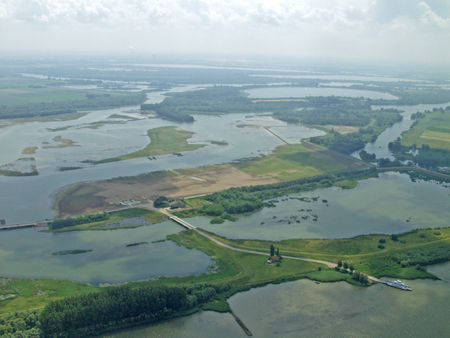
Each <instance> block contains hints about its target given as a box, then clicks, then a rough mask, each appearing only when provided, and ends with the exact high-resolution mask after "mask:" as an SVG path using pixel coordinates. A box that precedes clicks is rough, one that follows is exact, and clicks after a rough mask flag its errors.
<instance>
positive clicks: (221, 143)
mask: <svg viewBox="0 0 450 338" xmlns="http://www.w3.org/2000/svg"><path fill="white" fill-rule="evenodd" d="M211 144H216V145H218V146H227V145H228V142H226V141H211Z"/></svg>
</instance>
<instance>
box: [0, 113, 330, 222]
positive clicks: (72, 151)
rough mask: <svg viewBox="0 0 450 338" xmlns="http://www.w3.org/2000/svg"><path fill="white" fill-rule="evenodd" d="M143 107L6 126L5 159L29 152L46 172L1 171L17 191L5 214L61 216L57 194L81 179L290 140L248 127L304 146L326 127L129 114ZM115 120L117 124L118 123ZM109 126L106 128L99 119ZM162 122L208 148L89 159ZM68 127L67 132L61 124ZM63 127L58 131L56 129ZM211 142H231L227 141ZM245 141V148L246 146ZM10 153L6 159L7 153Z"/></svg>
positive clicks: (267, 148) (0, 144)
mask: <svg viewBox="0 0 450 338" xmlns="http://www.w3.org/2000/svg"><path fill="white" fill-rule="evenodd" d="M136 108H137V107H129V108H120V109H110V110H104V111H96V112H92V113H90V114H88V115H86V116H84V117H82V118H79V119H77V120H73V121H65V122H46V123H37V122H34V123H27V124H23V125H16V126H11V127H8V128H3V129H2V133H1V134H0V153H2V158H1V159H0V161H1V163H0V165H2V164H7V163H11V162H14V161H15V160H17V159H18V158H21V157H33V158H34V159H35V164H36V167H37V170H38V172H39V175H38V176H29V177H5V176H0V186H1V187H2V190H3V191H8V192H9V193H8V194H7V195H6V194H2V195H0V205H2V208H1V209H2V210H1V213H0V214H1V218H2V219H6V221H7V223H8V224H9V223H20V222H29V221H35V220H43V219H47V218H49V219H50V218H53V215H54V211H53V210H52V209H51V207H52V199H51V198H49V196H50V195H51V194H52V192H54V191H55V190H56V189H58V188H61V187H63V186H66V185H68V184H73V183H76V182H81V181H92V180H102V179H108V178H113V177H118V176H134V175H138V174H141V173H146V172H152V171H159V170H167V169H180V168H191V167H198V166H201V165H207V164H219V163H226V162H230V161H233V160H236V159H240V158H246V157H253V156H257V155H259V154H268V153H269V152H271V151H272V150H273V149H274V148H275V147H276V146H278V145H281V144H283V142H282V141H280V140H279V139H278V138H276V137H275V136H273V135H272V134H270V133H269V132H267V130H265V129H262V128H246V127H245V126H246V125H251V126H255V125H256V126H264V127H268V128H270V129H272V128H273V131H274V132H275V133H276V134H277V135H280V136H281V137H283V138H285V139H286V140H288V141H289V142H290V143H298V142H300V139H302V138H308V137H311V136H317V135H322V134H323V132H322V131H319V130H315V129H311V128H306V127H304V126H301V125H295V126H291V125H287V124H286V123H285V122H282V121H278V120H274V119H273V118H272V117H271V116H267V115H265V116H264V115H262V116H257V115H244V114H233V115H224V116H219V117H216V116H204V115H198V116H195V119H196V122H195V123H184V124H183V123H175V122H169V121H164V120H161V119H158V118H147V117H146V116H145V115H144V116H143V115H140V114H136V113H127V112H128V111H130V110H131V111H133V110H135V109H136ZM114 114H117V115H128V116H130V117H133V118H138V119H137V120H132V121H130V120H127V119H125V118H124V119H120V118H119V119H113V120H111V119H108V117H109V116H111V115H114ZM111 121H115V123H113V124H112V123H111ZM97 122H99V124H103V125H101V126H98V125H97V124H96V123H97ZM93 123H94V126H98V128H97V129H91V128H90V127H92V126H93ZM161 126H179V127H181V128H183V129H185V130H189V131H192V132H194V133H195V134H194V135H193V137H192V138H190V139H189V143H200V144H205V145H206V146H205V147H203V148H200V149H197V150H194V151H190V152H185V153H183V155H184V156H181V157H178V156H173V155H172V154H167V155H160V156H157V159H156V160H153V161H149V160H148V159H147V158H138V159H134V160H128V161H121V162H113V163H106V164H101V165H91V164H89V163H85V162H84V161H85V160H94V161H95V160H100V159H105V158H109V157H114V156H119V155H123V154H126V153H131V152H133V151H136V150H139V149H142V148H144V147H145V146H146V145H147V144H148V143H149V138H148V136H147V130H148V129H153V128H157V127H161ZM59 128H64V129H62V130H61V129H59ZM55 129H56V130H57V131H51V130H55ZM56 136H61V137H62V138H63V139H70V140H72V141H74V142H76V143H75V145H76V146H75V147H65V148H44V146H43V142H44V143H45V142H47V143H49V145H51V146H57V145H58V144H57V142H55V141H54V140H53V138H54V137H56ZM211 141H226V142H227V143H228V145H227V146H220V145H215V144H212V143H211ZM243 145H245V146H243ZM32 146H38V147H39V149H38V150H37V151H36V154H32V155H23V154H21V151H22V150H23V149H25V148H27V147H32ZM3 154H4V156H3ZM60 167H81V168H82V169H79V170H70V171H63V172H62V171H60V170H59V168H60Z"/></svg>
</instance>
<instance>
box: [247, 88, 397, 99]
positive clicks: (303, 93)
mask: <svg viewBox="0 0 450 338" xmlns="http://www.w3.org/2000/svg"><path fill="white" fill-rule="evenodd" d="M245 92H246V93H248V94H249V95H248V97H249V98H250V99H275V98H297V97H308V96H332V95H334V96H343V97H354V98H356V97H364V98H366V99H367V98H370V99H373V100H377V99H383V100H396V99H397V97H396V96H393V95H391V94H387V93H381V92H376V91H370V90H357V89H347V88H327V87H319V88H315V87H271V88H256V89H247V90H245Z"/></svg>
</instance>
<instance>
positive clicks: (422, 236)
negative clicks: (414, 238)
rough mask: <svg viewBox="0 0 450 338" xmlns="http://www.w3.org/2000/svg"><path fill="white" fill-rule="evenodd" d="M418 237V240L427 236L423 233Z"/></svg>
mask: <svg viewBox="0 0 450 338" xmlns="http://www.w3.org/2000/svg"><path fill="white" fill-rule="evenodd" d="M419 237H420V238H426V237H427V235H425V234H424V233H421V234H420V235H419Z"/></svg>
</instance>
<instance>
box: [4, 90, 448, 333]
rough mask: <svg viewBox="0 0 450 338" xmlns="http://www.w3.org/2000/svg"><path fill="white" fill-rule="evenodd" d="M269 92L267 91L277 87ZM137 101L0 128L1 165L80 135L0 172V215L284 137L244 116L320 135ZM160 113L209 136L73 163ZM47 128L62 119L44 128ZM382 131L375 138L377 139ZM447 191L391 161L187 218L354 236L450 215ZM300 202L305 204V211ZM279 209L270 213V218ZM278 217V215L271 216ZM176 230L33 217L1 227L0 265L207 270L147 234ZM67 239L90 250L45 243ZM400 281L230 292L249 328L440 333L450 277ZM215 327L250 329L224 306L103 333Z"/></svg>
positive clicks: (13, 272)
mask: <svg viewBox="0 0 450 338" xmlns="http://www.w3.org/2000/svg"><path fill="white" fill-rule="evenodd" d="M325 89H326V88H325ZM327 90H333V93H332V94H326V93H328V92H325V91H321V92H320V93H322V94H321V95H335V96H338V92H337V91H336V89H334V88H328V89H327ZM343 90H344V89H343ZM346 93H347V94H348V93H349V92H348V91H347V92H346ZM370 93H373V92H370ZM378 94H380V93H378ZM355 95H357V96H364V94H362V93H361V91H357V93H355ZM383 95H384V94H383ZM270 96H271V97H274V94H271V95H270ZM290 96H292V95H290ZM347 96H349V95H347ZM159 99H160V96H158V94H155V97H154V100H159ZM424 106H425V105H424ZM426 106H427V107H429V108H423V109H432V108H433V107H439V106H440V105H426ZM420 107H422V106H420ZM134 109H136V107H128V108H120V109H112V110H108V111H97V112H92V113H90V114H88V115H86V116H85V117H83V118H81V119H78V120H75V121H67V122H62V121H61V122H46V123H28V124H23V125H17V126H12V127H7V128H3V129H2V130H1V134H0V152H1V153H2V157H1V159H0V161H1V162H2V163H0V165H2V164H6V163H11V162H13V161H15V160H17V159H18V158H20V157H27V156H25V155H21V154H20V152H21V151H22V149H24V148H26V147H32V146H40V145H41V144H42V142H49V143H52V142H53V140H52V139H53V137H55V136H58V135H61V136H62V137H63V138H67V139H71V140H73V141H75V142H77V145H80V146H81V147H79V148H78V147H73V148H48V149H44V148H43V147H41V148H39V149H38V150H37V154H36V155H28V157H31V156H33V157H35V158H36V165H37V167H38V171H39V173H40V175H39V176H35V177H16V178H14V177H0V186H1V188H2V191H7V192H8V193H7V194H2V195H1V196H0V205H2V207H1V216H2V217H0V218H2V219H3V218H6V219H7V222H8V223H13V222H23V221H32V220H36V219H44V218H51V217H52V216H53V211H52V210H51V199H50V198H49V197H48V196H49V195H50V194H51V192H52V191H54V190H55V189H57V188H60V187H62V186H64V185H67V184H71V183H76V182H80V181H88V180H96V179H105V178H111V177H116V176H131V175H137V174H140V173H143V172H149V171H155V170H163V169H177V168H186V167H192V166H199V165H203V164H213V163H223V162H228V161H231V160H233V159H238V158H242V157H249V156H255V155H257V154H259V153H263V154H264V153H268V152H270V151H272V150H273V149H274V148H275V147H276V146H277V145H279V144H281V141H280V140H278V139H276V138H275V137H273V136H271V135H270V134H269V133H267V131H265V130H263V129H252V128H240V127H242V126H244V125H261V126H269V127H271V128H278V130H277V131H276V132H277V134H280V133H283V135H281V136H282V137H286V138H290V140H292V141H296V140H298V139H300V138H302V137H310V136H314V135H317V134H315V133H317V131H314V130H310V129H307V128H304V129H292V128H295V127H288V126H287V125H286V124H284V123H282V122H279V121H274V120H272V119H271V118H270V117H268V116H250V117H248V116H246V115H229V116H222V117H209V116H196V120H197V121H196V122H195V123H194V124H176V123H171V122H167V121H162V120H159V119H155V118H150V119H149V118H147V117H145V116H144V117H143V116H139V115H138V114H135V113H130V112H129V111H130V110H134ZM400 109H403V107H400ZM407 109H410V108H407ZM420 109H421V108H419V107H418V106H415V107H413V108H411V113H412V112H415V111H417V110H420ZM404 110H406V109H404ZM407 113H408V114H409V115H410V113H409V112H407ZM112 114H125V115H127V114H128V115H129V116H130V117H134V118H138V120H130V119H121V118H119V119H117V118H115V119H108V116H110V115H112ZM105 121H112V122H114V121H115V122H116V123H104V124H103V125H102V126H100V127H98V128H97V129H90V128H91V127H93V125H92V123H97V122H105ZM117 122H120V124H119V123H117ZM163 125H177V126H180V127H182V128H184V129H186V130H190V131H193V132H196V133H197V134H195V135H194V137H193V138H192V139H191V140H190V142H194V143H206V144H208V146H207V147H204V148H201V149H198V150H196V151H193V152H190V153H189V154H185V156H182V157H176V156H173V155H162V156H158V157H157V160H156V161H148V160H147V159H136V160H131V161H125V162H118V163H110V164H105V165H100V166H91V165H89V164H80V163H81V161H83V160H84V159H86V157H88V159H94V160H95V159H101V158H106V157H111V156H117V155H120V154H123V153H128V152H131V151H134V150H137V149H140V148H143V147H144V146H145V145H146V144H148V137H147V136H146V130H148V129H150V128H156V127H159V126H163ZM405 126H406V129H407V128H409V124H405ZM65 127H68V128H65ZM398 127H399V125H396V126H393V127H392V129H393V130H390V131H386V132H385V133H386V134H385V135H384V136H383V137H386V141H387V142H384V143H383V144H381V143H380V144H379V145H377V143H375V144H374V146H378V147H381V148H378V149H381V150H380V151H386V146H387V143H388V142H390V141H392V140H394V139H395V138H397V136H399V133H400V132H401V131H402V130H406V129H402V128H403V127H402V128H398ZM47 128H64V129H60V130H58V131H56V132H51V131H49V130H47ZM302 128H303V127H302ZM396 128H397V129H396ZM394 129H395V131H394ZM382 135H383V134H382ZM380 137H381V136H380ZM381 139H382V138H381ZM381 139H380V138H379V140H380V142H381ZM211 140H216V141H222V140H224V141H227V142H228V143H229V145H228V146H226V147H222V146H218V145H212V144H210V143H209V142H210V141H211ZM244 144H245V146H243V145H244ZM366 150H367V149H366ZM368 151H369V150H368ZM369 152H373V151H369ZM86 153H88V154H89V155H88V156H87V155H86ZM377 154H378V153H377ZM380 154H381V153H380ZM377 156H378V155H377ZM382 157H386V156H382ZM78 165H81V166H83V168H84V169H81V170H74V171H67V172H60V171H58V167H60V166H78ZM449 193H450V191H449V189H446V188H443V187H442V186H438V185H437V184H435V183H432V182H420V183H412V182H411V181H410V180H409V178H408V177H407V176H406V175H404V174H394V173H387V174H382V175H380V178H379V179H377V180H375V179H369V180H365V181H362V182H361V183H360V185H359V186H358V187H357V188H355V189H352V190H341V189H338V188H331V189H320V190H315V191H311V192H307V193H303V194H301V196H302V197H305V196H306V197H317V196H320V199H319V200H318V201H317V202H311V203H306V202H301V201H299V200H296V199H287V200H286V197H284V198H282V199H285V200H284V201H281V202H279V203H277V207H276V208H271V209H263V210H261V211H260V212H257V213H255V214H253V215H249V216H245V217H241V218H240V220H239V221H238V222H236V223H231V222H226V223H224V224H222V225H214V226H213V225H210V224H209V219H207V218H197V219H193V220H192V223H193V224H194V225H197V226H201V227H204V228H206V229H209V230H212V231H215V232H217V233H219V234H223V235H225V236H227V237H231V238H263V239H278V240H281V239H283V238H298V237H316V238H317V237H319V238H334V237H349V236H355V235H358V234H362V233H373V232H384V233H394V232H402V231H406V230H409V229H411V228H415V227H427V226H430V227H433V226H442V225H447V226H448V223H446V220H447V221H448V219H449V216H450V215H449V211H448V198H450V197H449ZM292 197H294V195H292ZM282 199H279V200H282ZM322 199H327V200H328V204H329V205H328V206H326V203H323V202H322ZM300 209H305V210H307V209H311V211H310V212H307V211H303V212H300V211H298V210H300ZM309 213H310V214H311V215H312V214H314V215H317V216H318V219H317V221H313V220H312V217H311V216H310V217H309V218H308V219H306V220H305V219H302V218H301V216H305V215H307V214H309ZM274 216H276V217H277V218H276V219H274V218H273V217H274ZM286 216H288V218H286ZM290 216H297V219H299V220H300V223H296V222H291V224H288V223H287V222H286V221H287V220H289V219H290ZM409 217H411V219H409ZM279 220H283V222H278V221H279ZM406 220H410V221H409V222H406ZM196 222H198V223H196ZM261 222H264V224H261ZM179 230H180V228H179V226H177V225H176V224H174V223H170V222H165V223H161V224H158V225H151V226H145V227H141V228H137V229H127V230H126V229H120V230H113V231H98V232H93V231H90V232H71V233H62V234H50V233H36V232H34V231H33V230H31V229H24V230H15V231H8V232H1V233H0V271H1V272H2V275H7V276H11V277H20V276H22V277H33V278H37V277H54V278H64V279H72V280H76V281H87V282H91V283H92V284H100V283H120V282H123V281H128V280H139V279H144V278H149V277H152V276H157V275H183V274H189V273H200V272H202V271H205V270H206V269H207V267H208V266H210V265H211V264H212V263H213V262H212V260H211V259H210V258H209V257H207V256H206V255H204V254H203V253H201V252H198V251H195V250H187V249H184V248H180V247H177V246H176V245H174V244H173V243H171V242H163V243H150V242H151V241H156V240H159V239H163V238H165V236H166V235H167V234H169V233H173V232H177V231H179ZM142 241H148V242H149V243H150V244H148V245H139V246H135V247H126V245H127V244H130V243H136V242H142ZM71 249H85V250H93V251H92V252H87V253H84V254H78V255H64V256H53V255H51V253H52V252H57V251H63V250H71ZM449 266H450V265H439V266H436V267H432V268H430V269H429V271H430V272H434V273H436V274H437V275H438V276H440V275H441V274H442V276H443V279H446V280H449V279H450V276H449V274H448V267H449ZM407 283H408V284H409V285H410V286H412V288H413V290H414V291H413V292H410V293H408V292H402V291H399V290H396V289H392V288H388V287H386V286H383V285H376V286H373V287H370V288H359V287H354V286H351V285H348V284H345V283H334V284H319V285H317V284H315V283H313V282H310V281H307V280H302V281H297V282H292V283H286V284H281V285H276V286H275V285H269V286H267V287H264V288H259V289H254V290H251V291H249V292H246V293H241V294H237V295H235V296H233V297H232V298H231V299H230V304H231V307H232V309H233V310H234V311H235V313H236V314H237V315H238V316H239V317H240V318H241V319H242V320H243V321H244V323H245V324H246V325H247V326H248V328H249V329H250V330H251V331H252V332H253V334H254V336H255V337H273V336H274V335H278V336H282V337H298V336H302V337H313V336H314V337H316V336H334V337H352V336H354V337H361V336H364V337H394V336H409V337H423V336H428V337H432V336H435V337H442V336H446V335H447V333H448V332H447V328H448V327H447V325H446V324H445V323H446V322H447V312H448V303H449V301H450V287H449V284H446V283H444V282H442V281H428V280H426V281H408V282H407ZM211 336H215V337H217V338H221V337H246V335H245V334H244V332H243V331H242V330H241V328H240V327H239V326H238V325H237V323H236V322H235V320H234V319H233V318H232V317H231V315H229V314H217V313H211V312H203V313H198V314H195V315H193V316H189V317H184V318H178V319H174V320H170V321H165V322H161V323H156V324H153V325H149V326H145V327H138V328H133V329H129V330H124V331H120V332H116V333H112V334H107V335H104V336H103V337H104V338H106V337H111V338H112V337H114V338H128V337H130V338H131V337H133V338H134V337H138V338H139V337H169V338H175V337H211Z"/></svg>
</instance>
